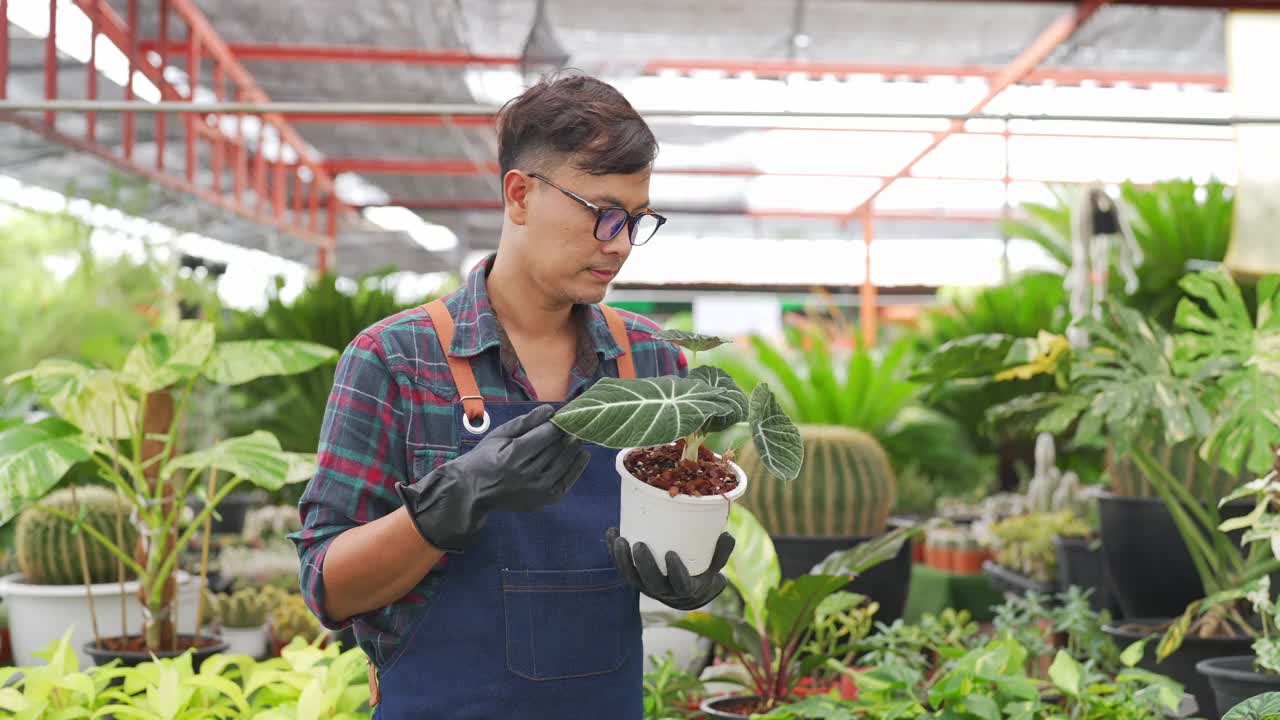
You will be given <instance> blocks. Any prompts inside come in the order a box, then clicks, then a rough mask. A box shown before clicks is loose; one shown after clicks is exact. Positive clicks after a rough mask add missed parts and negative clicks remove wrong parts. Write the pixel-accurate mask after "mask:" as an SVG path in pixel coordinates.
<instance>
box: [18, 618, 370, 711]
mask: <svg viewBox="0 0 1280 720" xmlns="http://www.w3.org/2000/svg"><path fill="white" fill-rule="evenodd" d="M69 636H70V631H68V632H67V634H66V635H64V636H63V637H62V638H61V639H60V640H57V641H55V642H53V643H50V645H49V647H48V648H46V649H45V650H44V651H42V652H40V653H37V654H38V655H40V656H41V657H42V658H44V659H46V660H47V661H48V662H47V663H46V664H44V665H32V666H25V667H21V668H3V669H0V677H3V678H4V680H5V681H8V680H10V679H13V678H14V677H15V676H17V675H18V674H19V673H20V674H21V675H20V677H18V678H17V679H16V680H14V681H13V683H12V684H10V685H8V686H7V687H4V688H3V689H0V710H2V711H4V712H5V713H6V717H13V718H17V719H18V720H36V719H37V718H41V719H43V718H50V719H53V718H89V717H104V716H105V717H117V718H140V719H145V720H152V719H154V720H174V719H179V718H181V719H190V720H195V719H197V718H231V717H235V718H253V719H254V720H304V719H305V720H319V719H320V718H328V719H330V720H366V719H367V718H369V717H370V716H371V712H370V709H369V686H368V683H367V668H368V660H367V658H366V657H365V655H364V653H363V652H362V651H361V650H360V649H359V648H353V649H351V650H347V651H346V652H341V651H340V650H339V648H338V647H337V646H336V645H330V646H329V647H327V648H324V649H321V648H320V647H318V646H317V645H316V644H312V645H308V644H306V643H303V642H302V641H301V640H299V641H295V642H294V643H292V644H290V645H289V646H288V647H286V648H285V649H284V651H283V652H282V654H281V657H278V658H271V659H269V660H264V661H261V662H259V661H255V660H254V659H253V658H250V657H249V656H248V655H214V656H212V657H210V658H208V659H206V660H205V661H204V662H203V663H202V664H201V666H200V670H199V672H196V671H194V670H193V669H192V662H191V653H189V652H188V653H184V654H183V655H181V656H179V657H177V658H173V659H162V660H153V661H149V662H144V663H141V664H139V665H137V666H135V667H121V666H119V665H116V664H115V663H112V664H110V665H105V666H93V667H89V668H86V669H84V670H81V669H80V667H79V661H78V660H77V657H76V654H75V652H74V651H73V650H72V648H71V647H70V646H69V645H68V643H67V639H68V638H69Z"/></svg>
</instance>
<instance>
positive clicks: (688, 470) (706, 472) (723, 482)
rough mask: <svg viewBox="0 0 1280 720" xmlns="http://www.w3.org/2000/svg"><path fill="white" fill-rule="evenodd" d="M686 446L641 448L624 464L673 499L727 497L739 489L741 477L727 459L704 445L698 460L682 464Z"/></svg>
mask: <svg viewBox="0 0 1280 720" xmlns="http://www.w3.org/2000/svg"><path fill="white" fill-rule="evenodd" d="M684 447H685V442H684V440H683V439H681V440H677V441H676V442H675V443H674V444H672V445H660V446H658V447H652V448H641V449H639V450H636V451H634V452H632V453H631V454H630V455H628V456H627V458H626V460H625V461H624V464H625V466H626V468H627V470H628V471H630V472H631V474H632V475H635V476H636V478H637V479H639V480H641V481H643V482H645V483H647V484H649V485H652V486H653V487H656V488H658V489H660V490H666V491H667V492H669V493H671V496H672V497H675V496H676V495H689V496H691V497H704V496H707V495H723V494H724V493H727V492H729V491H731V490H733V489H734V488H736V487H738V476H737V474H736V473H734V471H733V469H732V468H730V467H729V465H728V463H727V462H726V460H727V459H728V458H725V459H718V458H716V456H715V453H713V452H711V451H710V450H708V449H707V447H706V446H705V445H704V446H702V447H701V448H698V459H697V460H696V461H695V460H682V459H681V456H682V455H683V454H684Z"/></svg>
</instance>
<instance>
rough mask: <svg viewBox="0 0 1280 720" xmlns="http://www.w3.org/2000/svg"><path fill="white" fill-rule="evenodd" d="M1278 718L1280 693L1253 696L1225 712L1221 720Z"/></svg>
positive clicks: (1271, 719) (1275, 719)
mask: <svg viewBox="0 0 1280 720" xmlns="http://www.w3.org/2000/svg"><path fill="white" fill-rule="evenodd" d="M1278 718H1280V692H1269V693H1262V694H1261V695H1254V696H1253V697H1251V698H1249V699H1248V700H1243V701H1241V702H1240V703H1239V704H1237V705H1235V706H1234V707H1232V708H1231V709H1230V710H1227V712H1226V714H1225V715H1223V716H1222V720H1277V719H1278Z"/></svg>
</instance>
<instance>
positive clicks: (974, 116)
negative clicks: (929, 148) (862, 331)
mask: <svg viewBox="0 0 1280 720" xmlns="http://www.w3.org/2000/svg"><path fill="white" fill-rule="evenodd" d="M90 110H94V111H97V112H149V113H201V114H221V113H247V114H251V115H261V114H273V115H292V114H305V115H314V116H324V115H339V116H340V115H351V114H357V113H358V114H366V115H384V116H394V115H402V116H413V115H419V116H441V115H458V116H483V115H490V114H492V113H494V112H495V111H496V108H492V107H488V106H481V105H450V104H433V103H360V102H353V103H341V102H297V101H276V102H273V101H262V102H246V101H238V102H231V101H223V102H204V103H191V102H187V101H185V100H182V101H176V102H175V101H160V102H155V103H152V102H146V101H141V100H135V101H132V102H130V101H119V100H98V101H96V102H90V101H87V100H3V101H0V112H45V111H66V112H87V111H90ZM641 115H644V116H647V117H650V118H693V117H696V118H774V119H777V118H795V119H814V118H817V119H821V118H829V119H841V120H844V119H873V120H875V119H878V120H902V119H920V120H1004V121H1010V120H1040V121H1057V122H1105V123H1136V124H1148V125H1202V126H1210V127H1228V126H1232V125H1274V124H1277V123H1280V118H1277V117H1264V116H1239V115H1237V116H1231V117H1206V116H1193V115H1182V116H1141V115H1067V114H1048V113H1041V114H1030V113H983V112H969V113H922V112H878V113H876V112H795V113H793V112H778V111H775V110H678V109H665V108H655V109H650V110H642V111H641ZM850 130H853V128H850ZM922 132H933V133H937V132H939V131H928V130H925V131H922ZM294 149H295V150H296V149H297V148H294Z"/></svg>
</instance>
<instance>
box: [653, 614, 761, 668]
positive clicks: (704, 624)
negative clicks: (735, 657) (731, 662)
mask: <svg viewBox="0 0 1280 720" xmlns="http://www.w3.org/2000/svg"><path fill="white" fill-rule="evenodd" d="M671 627H675V628H680V629H682V630H688V631H689V632H692V633H696V634H698V635H701V636H702V637H705V638H709V639H711V640H712V641H714V642H715V643H716V644H718V645H720V646H722V647H724V648H727V649H729V650H731V651H733V652H741V653H747V654H750V655H752V656H753V657H760V633H758V632H757V631H756V630H755V628H753V627H751V625H749V624H748V623H747V622H746V621H744V620H742V619H740V618H733V617H726V616H723V615H715V614H712V613H709V612H704V611H702V610H693V611H690V612H689V613H688V614H686V615H685V616H684V617H683V618H681V619H679V620H676V621H673V622H672V623H671Z"/></svg>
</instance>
